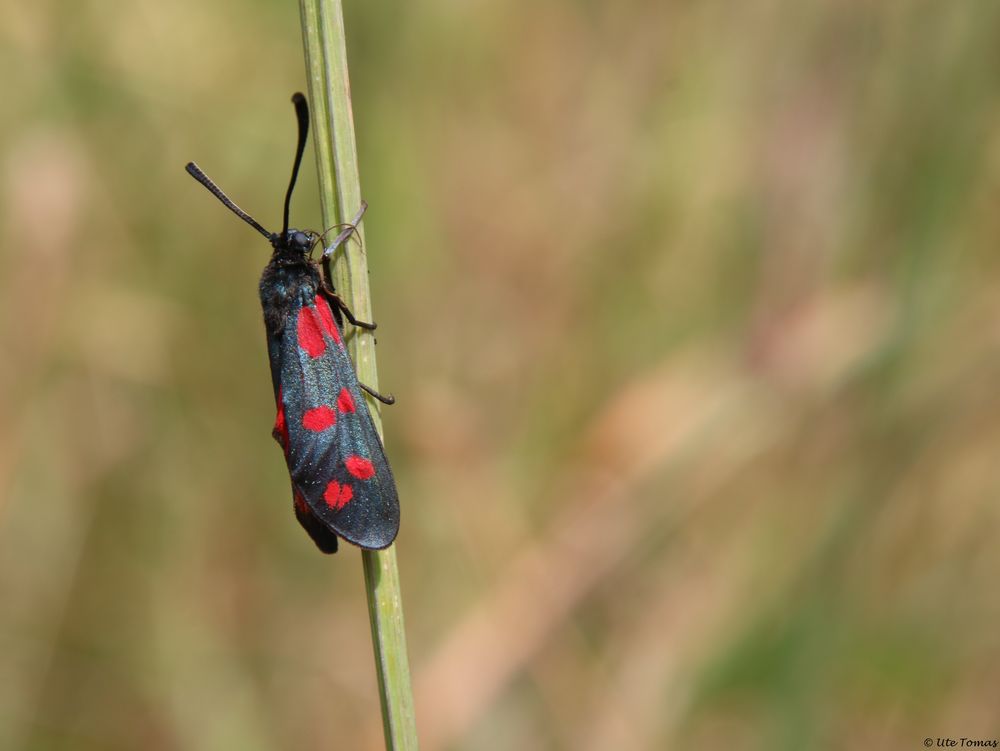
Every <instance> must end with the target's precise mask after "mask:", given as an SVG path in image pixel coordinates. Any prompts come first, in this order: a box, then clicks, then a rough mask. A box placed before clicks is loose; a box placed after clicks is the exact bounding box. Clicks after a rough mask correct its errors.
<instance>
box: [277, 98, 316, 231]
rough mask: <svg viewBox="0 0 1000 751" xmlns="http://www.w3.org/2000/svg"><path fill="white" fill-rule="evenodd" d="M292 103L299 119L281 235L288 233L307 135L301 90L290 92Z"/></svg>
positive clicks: (306, 119) (306, 118)
mask: <svg viewBox="0 0 1000 751" xmlns="http://www.w3.org/2000/svg"><path fill="white" fill-rule="evenodd" d="M292 104H294V105H295V116H296V118H298V121H299V143H298V145H297V146H296V147H295V162H294V163H293V164H292V179H291V180H290V181H289V182H288V192H287V193H285V220H284V225H283V226H282V228H281V236H282V237H284V236H285V235H287V234H288V213H289V210H290V209H291V205H292V190H293V189H294V188H295V180H296V179H297V178H298V176H299V167H300V166H301V164H302V154H304V153H305V150H306V137H307V136H308V135H309V104H308V103H307V102H306V98H305V97H304V96H303V95H302V92H300V91H296V92H295V93H294V94H292Z"/></svg>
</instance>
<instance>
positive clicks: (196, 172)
mask: <svg viewBox="0 0 1000 751" xmlns="http://www.w3.org/2000/svg"><path fill="white" fill-rule="evenodd" d="M184 169H186V170H187V171H188V174H189V175H191V177H193V178H194V179H195V180H197V181H198V182H200V183H201V184H202V185H204V186H205V187H206V188H208V192H209V193H211V194H212V195H213V196H215V197H216V198H218V199H219V200H220V201H222V204H223V205H224V206H225V207H226V208H227V209H229V210H230V211H232V212H233V213H234V214H236V216H238V217H239V218H240V219H242V220H243V221H244V222H246V223H247V224H249V225H250V226H251V227H253V228H254V229H255V230H257V231H258V232H260V234H262V235H263V236H264V237H266V238H267V239H268V240H270V239H271V233H270V232H268V231H267V230H266V229H264V228H263V227H261V226H260V224H258V223H257V220H256V219H254V218H253V217H252V216H250V215H249V214H248V213H247V212H245V211H244V210H243V209H241V208H240V207H239V206H237V205H236V204H235V203H233V201H232V199H231V198H230V197H229V196H227V195H226V194H225V193H223V192H222V188H220V187H219V186H218V185H216V184H215V183H214V182H212V178H210V177H209V176H208V175H206V174H205V173H204V172H202V171H201V167H199V166H198V165H197V164H195V163H194V162H188V163H187V166H186V167H185V168H184Z"/></svg>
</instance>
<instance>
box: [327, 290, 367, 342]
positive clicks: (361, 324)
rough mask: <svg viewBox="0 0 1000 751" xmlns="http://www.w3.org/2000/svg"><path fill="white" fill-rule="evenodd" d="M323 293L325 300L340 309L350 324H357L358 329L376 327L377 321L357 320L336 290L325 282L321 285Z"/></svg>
mask: <svg viewBox="0 0 1000 751" xmlns="http://www.w3.org/2000/svg"><path fill="white" fill-rule="evenodd" d="M323 295H324V296H325V297H326V300H327V302H329V303H330V305H332V306H334V307H335V308H337V309H338V310H340V312H341V313H343V314H344V318H346V319H347V320H348V322H350V324H351V325H352V326H357V327H358V328H359V329H367V330H368V331H374V330H375V329H377V328H378V324H377V323H368V321H359V320H358V319H357V318H355V317H354V314H353V313H352V312H351V309H350V308H348V307H347V303H345V302H344V301H343V300H342V299H341V298H340V295H338V294H337V293H336V292H334V291H333V290H332V289H330V288H329V286H328V285H326V284H324V285H323Z"/></svg>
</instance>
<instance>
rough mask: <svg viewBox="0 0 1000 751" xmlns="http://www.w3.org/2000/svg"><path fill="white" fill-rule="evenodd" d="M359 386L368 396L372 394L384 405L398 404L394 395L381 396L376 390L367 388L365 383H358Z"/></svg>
mask: <svg viewBox="0 0 1000 751" xmlns="http://www.w3.org/2000/svg"><path fill="white" fill-rule="evenodd" d="M358 385H359V386H360V387H361V390H362V391H364V392H365V393H367V394H371V395H372V396H373V397H375V398H376V399H378V400H379V401H380V402H382V404H395V403H396V397H394V396H393V395H392V394H389V396H383V395H382V394H380V393H379V392H377V391H376V390H375V389H373V388H369V387H368V386H365V385H364V384H363V383H358Z"/></svg>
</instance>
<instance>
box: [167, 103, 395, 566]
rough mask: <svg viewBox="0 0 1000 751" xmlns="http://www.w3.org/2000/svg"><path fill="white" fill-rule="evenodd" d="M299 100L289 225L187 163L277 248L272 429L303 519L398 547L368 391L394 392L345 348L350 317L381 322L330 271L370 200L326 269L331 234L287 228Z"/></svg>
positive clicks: (268, 272)
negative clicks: (252, 208) (373, 382)
mask: <svg viewBox="0 0 1000 751" xmlns="http://www.w3.org/2000/svg"><path fill="white" fill-rule="evenodd" d="M292 102H293V103H294V104H295V113H296V115H297V117H298V123H299V139H298V145H297V147H296V150H295V162H294V163H293V166H292V179H291V181H290V182H289V183H288V192H287V193H286V194H285V207H284V209H285V213H284V224H283V225H282V230H281V232H280V233H273V232H268V231H267V230H266V229H264V228H263V227H262V226H261V225H260V224H258V223H257V222H256V220H254V219H253V217H251V216H250V215H249V214H247V213H246V212H245V211H243V209H241V208H240V207H239V206H237V205H236V204H235V203H233V202H232V201H231V200H230V199H229V197H228V196H226V194H225V193H223V192H222V191H221V190H220V189H219V187H218V186H217V185H216V184H215V183H214V182H212V181H211V180H210V179H209V178H208V176H207V175H206V174H205V173H204V172H202V171H201V170H200V169H199V168H198V166H197V165H195V163H194V162H189V163H188V165H187V168H186V169H187V171H188V172H189V173H190V174H191V176H192V177H194V178H195V179H196V180H197V181H198V182H200V183H201V184H202V185H204V186H205V187H206V188H208V190H209V191H211V193H212V194H213V195H214V196H215V197H216V198H218V199H219V200H220V201H222V203H223V204H225V205H226V206H227V207H228V208H229V210H230V211H232V212H233V213H234V214H236V215H237V216H238V217H240V219H242V220H243V221H245V222H246V223H247V224H249V225H250V226H251V227H253V228H254V229H255V230H257V231H258V232H260V233H261V234H262V235H264V237H266V238H267V239H268V240H269V241H270V243H271V246H272V248H273V249H274V251H273V253H272V254H271V260H270V261H269V262H268V264H267V266H266V267H265V268H264V273H263V275H262V276H261V278H260V302H261V305H262V306H263V308H264V328H265V329H266V331H267V354H268V357H269V358H270V361H271V380H272V382H273V384H274V399H275V402H276V403H277V409H278V416H277V418H276V419H275V422H274V431H273V435H274V438H275V440H277V442H278V443H279V444H280V445H281V448H282V449H283V450H284V452H285V460H286V461H287V463H288V472H289V474H290V475H291V479H292V501H293V506H294V508H295V516H296V518H297V519H298V520H299V523H300V524H301V525H302V526H303V527H304V528H305V530H306V532H308V533H309V536H310V537H312V539H313V541H314V542H315V543H316V545H317V546H318V547H319V549H320V550H322V551H323V552H324V553H334V552H336V550H337V537H338V536H340V537H343V538H344V539H345V540H347V541H348V542H350V543H353V544H355V545H358V546H359V547H362V548H366V549H370V550H377V549H379V548H384V547H387V546H388V545H390V544H391V543H392V541H393V540H394V539H395V538H396V533H397V532H398V531H399V497H398V496H397V494H396V483H395V481H394V480H393V477H392V470H390V469H389V463H388V462H387V461H386V458H385V451H384V450H383V448H382V441H381V440H380V439H379V436H378V433H377V432H376V430H375V425H374V423H373V422H372V417H371V414H370V413H369V411H368V406H367V405H366V404H365V400H364V396H363V395H362V393H361V392H362V390H364V391H367V392H368V393H369V394H371V395H372V396H374V397H375V398H377V399H380V400H381V401H383V402H386V403H389V404H391V403H392V401H393V400H392V398H391V397H383V396H381V395H380V394H378V393H377V392H375V391H372V390H371V389H369V388H368V387H366V386H364V385H362V384H360V383H358V378H357V375H356V374H355V372H354V366H353V364H352V363H351V359H350V357H349V356H348V354H347V349H346V348H345V347H344V335H343V334H344V332H343V330H344V324H343V320H342V316H343V318H346V319H347V320H348V321H349V322H350V323H352V324H353V325H355V326H359V327H361V328H366V329H374V328H375V325H374V324H371V323H365V322H363V321H359V320H357V319H356V318H355V317H354V316H353V315H352V314H351V311H350V310H348V308H347V306H346V305H345V304H344V301H343V300H341V299H340V297H338V296H337V294H336V293H335V292H334V289H333V283H332V280H331V277H330V256H331V255H332V254H333V252H334V251H335V250H336V249H337V248H338V247H339V246H340V245H341V244H342V243H344V242H345V241H346V240H347V239H348V238H349V237H350V236H351V234H352V233H353V232H354V231H355V229H356V226H357V224H358V223H359V222H360V221H361V217H362V215H363V214H364V211H365V208H366V206H365V204H364V203H362V205H361V209H360V211H359V212H358V215H357V216H356V217H355V219H354V221H353V223H351V224H348V225H343V226H344V228H345V229H344V231H343V232H341V233H340V234H339V235H338V236H337V238H336V239H335V240H334V242H333V243H332V244H331V245H330V246H329V247H328V248H325V249H324V251H323V255H322V261H323V263H322V271H323V273H322V275H321V273H320V264H319V263H318V262H316V261H313V260H312V258H311V253H312V250H313V248H314V247H316V245H317V244H318V243H319V242H320V240H321V238H322V236H321V235H319V234H317V233H315V232H308V231H300V230H295V229H289V228H288V212H289V206H290V204H291V200H292V189H293V188H294V187H295V179H296V177H297V176H298V173H299V165H300V164H301V163H302V154H303V152H304V151H305V147H306V136H307V134H308V131H309V107H308V105H307V104H306V98H305V97H304V96H303V95H302V94H298V93H297V94H295V95H294V96H293V97H292Z"/></svg>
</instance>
